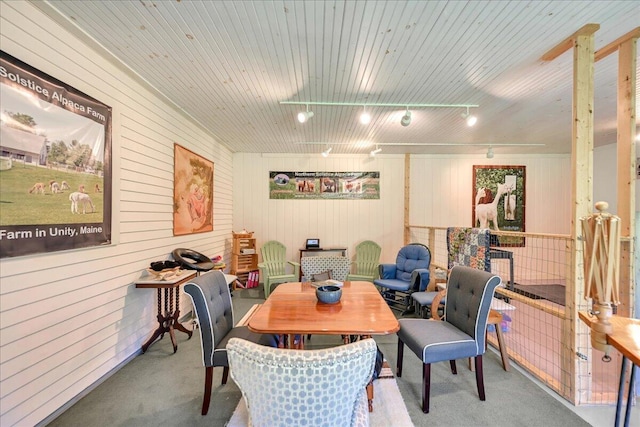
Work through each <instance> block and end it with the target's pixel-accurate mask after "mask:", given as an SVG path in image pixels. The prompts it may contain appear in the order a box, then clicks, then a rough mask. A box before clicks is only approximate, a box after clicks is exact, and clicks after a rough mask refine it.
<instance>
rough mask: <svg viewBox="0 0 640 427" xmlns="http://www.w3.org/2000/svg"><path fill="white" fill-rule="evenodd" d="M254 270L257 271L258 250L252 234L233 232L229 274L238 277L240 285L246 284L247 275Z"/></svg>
mask: <svg viewBox="0 0 640 427" xmlns="http://www.w3.org/2000/svg"><path fill="white" fill-rule="evenodd" d="M246 252H249V253H246ZM251 252H253V253H251ZM256 270H258V250H257V248H256V239H255V238H254V237H253V233H235V232H234V233H233V251H232V253H231V274H233V275H236V276H238V280H240V281H241V282H242V283H246V282H247V278H248V275H249V273H250V272H252V271H256Z"/></svg>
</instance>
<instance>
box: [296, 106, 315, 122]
mask: <svg viewBox="0 0 640 427" xmlns="http://www.w3.org/2000/svg"><path fill="white" fill-rule="evenodd" d="M311 117H313V111H309V105H308V104H307V111H300V112H299V113H298V121H299V122H300V123H304V122H306V121H307V120H309V119H310V118H311Z"/></svg>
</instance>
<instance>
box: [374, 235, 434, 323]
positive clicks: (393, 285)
mask: <svg viewBox="0 0 640 427" xmlns="http://www.w3.org/2000/svg"><path fill="white" fill-rule="evenodd" d="M430 264H431V252H430V251H429V248H427V247H426V246H425V245H423V244H420V243H411V244H409V245H407V246H405V247H403V248H401V249H400V251H399V252H398V255H397V257H396V263H395V264H380V267H379V271H380V278H379V279H375V280H374V281H373V284H374V285H376V286H378V288H380V292H381V293H382V297H383V298H384V299H385V301H387V303H388V304H389V306H390V307H391V308H394V309H398V310H404V311H405V312H409V311H410V310H411V309H412V308H413V306H412V305H411V294H412V293H413V292H419V291H424V290H425V289H426V287H427V285H428V284H429V277H430V276H429V265H430Z"/></svg>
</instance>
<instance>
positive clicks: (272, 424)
mask: <svg viewBox="0 0 640 427" xmlns="http://www.w3.org/2000/svg"><path fill="white" fill-rule="evenodd" d="M227 351H228V354H229V365H230V366H231V377H232V378H233V380H234V381H235V382H236V384H237V385H238V387H240V390H241V391H242V396H243V397H244V400H245V404H246V405H247V412H248V413H249V420H248V421H249V422H248V425H251V426H258V427H289V426H293V425H296V426H332V427H334V426H335V427H340V426H368V425H369V404H368V400H367V393H366V389H365V388H366V386H367V384H368V383H369V381H370V380H371V378H372V375H373V370H374V365H375V359H376V343H375V341H374V340H373V339H371V338H369V339H365V340H361V341H356V342H354V343H351V344H346V345H342V346H338V347H330V348H326V349H321V350H288V349H278V348H268V347H263V346H260V345H256V344H254V343H251V342H248V341H245V340H242V339H236V338H234V339H231V340H229V344H228V345H227Z"/></svg>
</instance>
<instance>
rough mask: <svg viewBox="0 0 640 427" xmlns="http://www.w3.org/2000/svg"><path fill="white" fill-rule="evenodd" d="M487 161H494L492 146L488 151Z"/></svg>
mask: <svg viewBox="0 0 640 427" xmlns="http://www.w3.org/2000/svg"><path fill="white" fill-rule="evenodd" d="M487 159H493V148H492V147H491V146H489V149H488V150H487Z"/></svg>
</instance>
